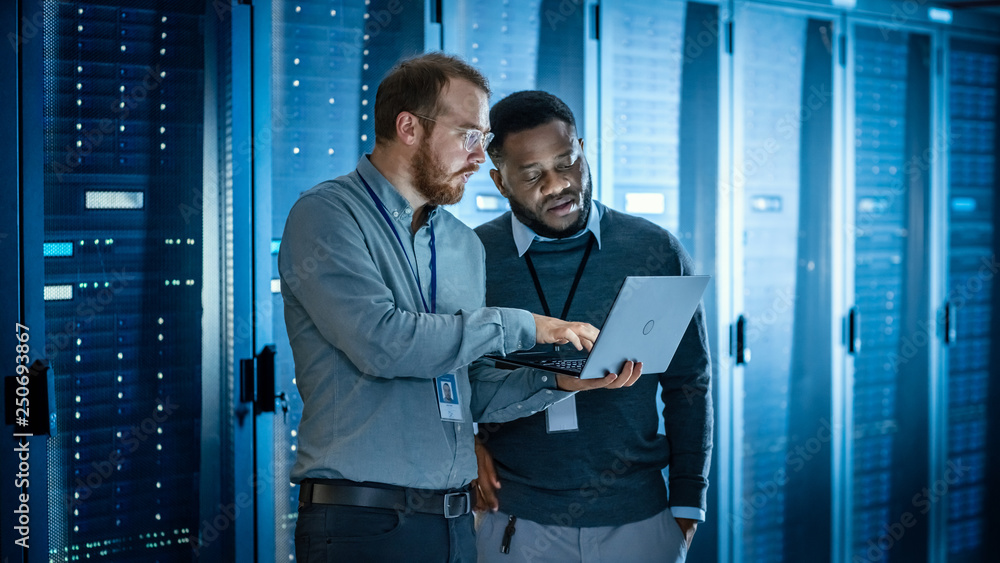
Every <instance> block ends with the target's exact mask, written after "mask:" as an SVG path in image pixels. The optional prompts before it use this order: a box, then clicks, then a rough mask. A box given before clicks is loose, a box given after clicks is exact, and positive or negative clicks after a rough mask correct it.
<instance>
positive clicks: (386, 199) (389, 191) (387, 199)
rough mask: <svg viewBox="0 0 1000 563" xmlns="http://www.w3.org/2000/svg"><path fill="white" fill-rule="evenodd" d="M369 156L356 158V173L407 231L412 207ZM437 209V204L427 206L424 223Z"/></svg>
mask: <svg viewBox="0 0 1000 563" xmlns="http://www.w3.org/2000/svg"><path fill="white" fill-rule="evenodd" d="M370 156H371V155H367V154H366V155H362V157H361V158H360V159H358V167H357V173H358V175H359V176H361V177H363V178H364V179H365V181H366V182H368V186H369V187H371V189H372V191H373V192H375V195H377V196H378V198H379V199H380V200H382V205H384V206H385V210H386V211H387V212H388V213H389V216H390V217H392V218H393V220H394V221H396V222H398V223H400V224H401V225H403V226H405V227H406V229H407V231H406V232H409V229H410V225H411V224H412V222H413V208H412V207H410V202H408V201H406V198H405V197H403V196H402V194H400V193H399V191H397V190H396V187H395V186H393V185H392V183H391V182H389V180H387V179H386V178H385V176H383V175H382V173H381V172H379V171H378V168H375V165H373V164H372V163H371V160H369V157H370ZM437 210H438V206H431V207H429V208H428V213H427V222H426V223H430V221H431V219H433V218H434V216H435V215H436V214H437ZM426 223H425V224H426Z"/></svg>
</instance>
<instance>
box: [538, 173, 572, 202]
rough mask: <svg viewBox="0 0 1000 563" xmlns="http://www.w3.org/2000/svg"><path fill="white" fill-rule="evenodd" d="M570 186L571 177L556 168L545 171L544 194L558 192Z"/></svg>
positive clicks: (543, 180)
mask: <svg viewBox="0 0 1000 563" xmlns="http://www.w3.org/2000/svg"><path fill="white" fill-rule="evenodd" d="M569 186H570V183H569V178H567V177H566V176H565V175H564V174H559V173H558V172H556V171H554V170H550V171H547V172H545V177H544V178H542V187H541V189H542V195H546V196H547V195H549V194H558V193H560V192H562V191H563V190H565V189H566V188H568V187H569Z"/></svg>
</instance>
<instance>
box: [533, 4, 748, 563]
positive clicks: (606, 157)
mask: <svg viewBox="0 0 1000 563" xmlns="http://www.w3.org/2000/svg"><path fill="white" fill-rule="evenodd" d="M551 13H556V12H551ZM596 23H597V24H598V26H599V27H598V31H599V32H598V33H597V34H596V36H597V37H598V44H599V46H600V47H599V56H598V59H597V64H598V73H597V74H598V76H599V78H598V85H597V92H596V93H597V100H596V103H597V105H598V106H599V112H598V120H597V130H596V131H593V132H592V133H591V136H590V139H589V140H588V144H587V145H586V146H585V148H586V150H587V155H588V158H591V159H592V161H593V162H595V163H596V166H595V168H596V170H597V171H598V172H597V173H596V174H595V178H596V180H595V185H594V190H595V194H596V196H597V197H598V198H599V199H600V200H601V201H602V202H603V203H604V204H606V205H608V206H609V207H612V208H614V209H617V210H620V211H625V212H627V213H631V214H634V215H637V216H640V217H643V218H645V219H648V220H649V221H651V222H653V223H656V224H657V225H659V226H661V227H663V228H665V229H667V230H668V231H670V232H671V233H672V234H674V235H675V236H676V237H677V238H678V239H679V240H680V241H681V243H682V244H683V245H684V247H685V249H686V250H687V251H688V253H689V254H690V255H691V256H692V258H693V259H694V264H695V272H696V273H698V274H709V275H716V274H717V272H718V269H717V268H718V265H717V260H718V257H717V245H716V232H717V216H718V213H719V207H718V206H719V205H720V196H719V172H718V171H719V160H718V154H719V146H720V145H719V143H720V135H719V133H718V132H719V107H720V93H719V84H720V81H719V80H720V79H719V76H720V68H721V67H720V65H721V60H720V29H721V26H720V23H719V7H718V5H715V4H710V3H699V2H681V1H667V2H659V3H656V4H655V5H650V4H649V3H646V2H638V1H631V0H628V1H620V2H607V3H603V4H601V6H600V11H599V19H598V21H597V22H596ZM577 115H579V112H578V113H577ZM729 287H730V286H729V282H728V280H721V279H715V280H714V281H713V283H712V284H711V285H710V286H709V289H708V290H707V292H706V294H705V297H704V304H705V314H706V319H707V321H708V334H709V346H710V349H711V351H712V354H713V378H714V381H713V397H717V396H718V385H720V381H724V378H725V377H726V368H725V366H726V362H725V360H724V359H723V356H725V343H723V344H722V345H721V346H720V338H719V330H720V329H719V326H720V323H719V318H718V311H719V306H718V303H719V300H720V299H723V297H722V296H724V295H726V293H727V292H728V291H729ZM720 378H722V379H720ZM657 408H658V410H659V411H660V412H662V409H663V402H662V400H661V399H660V398H659V396H658V397H657ZM660 423H661V426H660V431H661V432H663V431H664V428H663V421H662V418H661V421H660ZM717 430H718V429H717ZM716 445H717V447H716V450H715V453H714V454H713V464H712V474H711V475H710V477H709V479H710V481H713V483H714V482H718V481H717V480H718V479H725V478H726V477H724V476H722V475H721V474H720V472H719V466H718V465H717V464H716V463H715V460H717V459H718V456H719V453H718V452H719V449H718V446H719V444H718V442H717V443H716ZM668 474H669V468H668V470H667V471H666V472H665V476H666V475H668ZM716 494H717V488H716V486H715V485H714V484H713V486H712V487H710V489H709V510H708V513H707V515H706V519H707V522H706V523H705V524H703V525H702V526H701V527H700V528H699V535H698V538H697V539H696V540H695V542H694V544H693V546H692V552H691V555H690V557H691V560H692V561H696V560H705V561H710V560H714V559H715V558H716V557H717V556H718V549H719V548H718V545H717V544H716V543H715V538H716V536H717V534H718V530H719V528H720V527H725V526H727V524H725V523H723V522H722V520H723V519H724V518H725V515H722V514H719V513H718V512H717V511H716V508H717V506H718V501H717V498H716Z"/></svg>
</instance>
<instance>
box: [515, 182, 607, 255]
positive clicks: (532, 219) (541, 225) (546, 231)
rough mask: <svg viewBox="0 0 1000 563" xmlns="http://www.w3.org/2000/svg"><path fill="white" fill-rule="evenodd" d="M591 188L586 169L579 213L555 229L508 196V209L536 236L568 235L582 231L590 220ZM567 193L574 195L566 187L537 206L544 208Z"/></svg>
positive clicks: (557, 236)
mask: <svg viewBox="0 0 1000 563" xmlns="http://www.w3.org/2000/svg"><path fill="white" fill-rule="evenodd" d="M588 168H589V167H588ZM592 188H593V182H592V181H591V179H590V170H587V174H585V175H584V178H583V182H582V188H581V189H582V192H583V201H582V203H581V207H580V214H579V215H577V217H576V221H574V222H573V223H572V224H570V225H568V226H566V227H565V228H562V229H555V228H552V227H550V226H548V225H547V224H546V223H545V222H544V221H542V218H541V216H539V214H538V213H535V212H534V211H532V210H530V209H528V208H527V207H525V206H524V205H521V203H520V202H518V201H517V200H515V199H514V198H508V202H509V203H510V211H511V213H513V214H514V216H515V217H517V220H518V221H520V222H521V223H523V224H524V226H526V227H528V228H529V229H531V230H532V231H535V234H537V235H538V236H542V237H545V238H566V237H570V236H573V235H575V234H576V233H579V232H580V231H582V230H583V228H584V227H586V226H587V221H589V220H590V201H591V199H592V198H593V193H594V192H593V189H592ZM567 195H574V193H573V188H566V189H565V190H563V191H561V192H559V193H557V194H554V195H551V196H549V197H547V198H545V200H544V201H542V202H541V204H540V205H539V207H538V208H539V209H545V208H546V207H548V205H549V204H550V203H551V202H553V201H555V200H556V199H559V198H561V197H563V196H567ZM543 213H544V211H543Z"/></svg>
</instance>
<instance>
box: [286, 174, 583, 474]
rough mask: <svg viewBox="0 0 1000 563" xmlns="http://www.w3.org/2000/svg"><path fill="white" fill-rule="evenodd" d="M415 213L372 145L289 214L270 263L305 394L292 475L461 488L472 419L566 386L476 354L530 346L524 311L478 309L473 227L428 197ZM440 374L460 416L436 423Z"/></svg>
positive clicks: (523, 405)
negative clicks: (447, 378)
mask: <svg viewBox="0 0 1000 563" xmlns="http://www.w3.org/2000/svg"><path fill="white" fill-rule="evenodd" d="M359 174H360V176H359ZM361 176H363V177H364V179H365V180H366V181H367V182H368V185H369V186H370V187H371V189H372V191H374V192H375V194H376V195H377V196H378V198H379V199H380V200H381V201H382V203H383V205H384V206H385V210H386V212H387V214H388V216H389V218H390V220H391V222H392V226H391V227H390V225H389V223H387V222H386V220H385V219H384V218H383V216H382V215H381V214H380V213H379V210H378V208H377V207H376V205H375V202H374V200H373V199H372V197H371V196H370V195H369V193H368V191H367V190H366V189H365V186H364V184H363V183H362V181H361ZM412 217H413V210H412V209H411V208H410V206H409V204H408V203H407V201H406V199H405V198H403V197H402V196H401V195H400V194H399V192H397V191H396V190H395V188H393V187H392V185H391V184H390V183H389V181H388V180H386V179H385V177H383V176H382V174H381V173H379V172H378V170H376V169H375V167H374V166H372V164H371V162H370V161H369V160H368V157H367V156H363V157H361V159H360V160H359V161H358V167H357V169H356V170H355V171H354V172H352V173H350V174H348V175H347V176H341V177H340V178H337V179H335V180H331V181H328V182H323V183H322V184H319V185H318V186H316V187H314V188H312V189H310V190H309V191H307V192H305V193H303V194H302V195H301V196H300V197H299V199H298V201H296V203H295V205H294V206H293V207H292V210H291V212H290V213H289V216H288V221H287V223H286V224H285V232H284V235H283V236H282V240H281V247H280V251H279V254H278V270H279V272H280V275H281V295H282V298H283V299H284V304H285V324H286V327H287V329H288V338H289V340H290V341H291V345H292V355H293V357H294V360H295V376H296V384H297V386H298V388H299V392H300V393H301V395H302V400H303V402H304V408H303V413H302V422H301V424H300V425H299V433H298V439H299V445H298V455H297V458H296V462H295V467H294V468H293V469H292V474H291V478H292V481H294V482H296V483H297V482H300V481H301V480H302V479H305V478H325V479H350V480H353V481H372V482H378V483H388V484H393V485H400V486H408V487H418V488H427V489H451V488H457V487H461V486H463V485H465V484H467V483H468V482H469V481H471V480H472V479H474V478H475V477H476V473H477V468H476V456H475V451H474V447H473V437H472V422H473V420H475V421H479V422H506V421H509V420H513V419H515V418H518V417H521V416H525V415H528V414H532V413H534V412H537V411H540V410H543V409H545V408H547V407H548V406H549V405H551V404H552V403H554V402H556V401H559V400H561V399H564V398H566V397H567V396H569V395H570V393H566V392H563V391H558V390H556V387H555V376H553V375H551V374H547V373H546V372H542V371H537V370H532V369H519V370H516V371H513V372H511V371H507V370H498V369H496V368H494V367H493V363H492V362H490V361H488V360H482V359H479V358H480V356H482V355H484V354H491V353H503V354H507V353H509V352H512V351H514V350H519V349H525V348H531V347H532V346H534V344H535V324H534V321H533V319H532V317H531V314H530V313H528V312H526V311H522V310H519V309H507V308H502V307H484V304H485V283H486V273H485V265H484V264H485V262H484V258H485V256H484V251H483V246H482V244H481V243H480V242H479V238H478V237H477V236H476V235H475V233H473V232H472V230H471V229H469V228H468V227H467V226H465V225H464V224H463V223H462V222H460V221H459V220H458V219H456V218H455V217H454V216H453V215H451V214H450V213H448V212H447V211H445V210H443V209H438V208H435V209H433V210H431V211H430V213H429V214H428V218H427V221H426V222H425V223H424V225H423V226H421V227H420V229H419V230H418V231H417V232H416V233H413V232H412V231H411V228H410V225H411V221H412ZM432 227H433V233H434V238H435V242H436V243H435V245H434V247H435V251H436V257H437V268H436V270H437V288H436V289H437V308H436V313H434V314H432V313H427V312H425V310H424V306H423V301H422V300H421V290H422V291H423V296H424V299H425V300H426V302H427V304H428V306H431V299H430V296H431V287H430V284H431V244H430V242H431V228H432ZM392 229H395V231H396V233H397V234H398V235H399V237H400V239H401V240H402V243H403V244H402V245H400V243H399V241H397V239H396V235H395V234H393V232H392ZM408 260H409V261H408ZM410 264H412V265H413V268H414V269H415V270H416V275H417V278H419V279H415V278H414V272H413V270H411V267H410ZM418 283H419V286H418V285H417V284H418ZM470 364H471V365H470ZM446 373H454V374H455V376H456V380H457V382H458V396H459V398H460V400H461V407H462V415H463V417H464V420H463V421H462V422H450V421H443V420H441V415H440V412H439V410H438V401H437V395H436V392H435V385H434V381H433V378H435V377H437V376H439V375H442V374H446ZM470 382H471V385H470Z"/></svg>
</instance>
